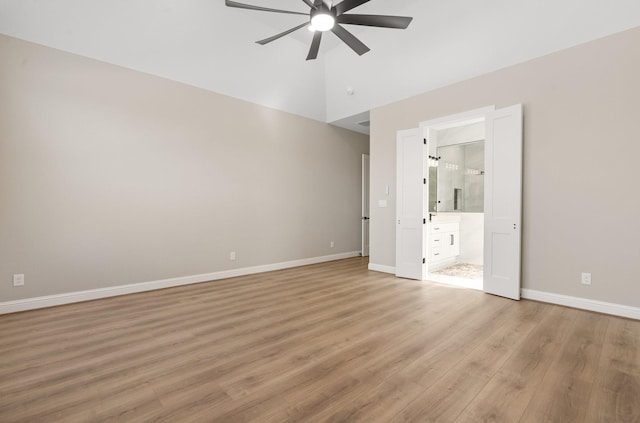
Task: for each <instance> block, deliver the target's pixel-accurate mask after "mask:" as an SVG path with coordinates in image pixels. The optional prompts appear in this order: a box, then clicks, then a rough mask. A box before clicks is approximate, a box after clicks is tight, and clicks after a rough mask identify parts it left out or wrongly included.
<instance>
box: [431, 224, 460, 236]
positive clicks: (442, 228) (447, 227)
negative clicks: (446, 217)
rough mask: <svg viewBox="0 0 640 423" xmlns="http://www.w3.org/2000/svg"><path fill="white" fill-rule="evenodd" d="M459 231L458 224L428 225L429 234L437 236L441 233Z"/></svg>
mask: <svg viewBox="0 0 640 423" xmlns="http://www.w3.org/2000/svg"><path fill="white" fill-rule="evenodd" d="M459 230H460V224H459V223H433V224H431V225H429V232H431V233H432V234H438V233H442V232H457V231H459Z"/></svg>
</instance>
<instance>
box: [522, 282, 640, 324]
mask: <svg viewBox="0 0 640 423" xmlns="http://www.w3.org/2000/svg"><path fill="white" fill-rule="evenodd" d="M521 295H522V298H525V299H528V300H535V301H542V302H545V303H551V304H558V305H563V306H567V307H573V308H579V309H582V310H589V311H596V312H598V313H605V314H611V315H614V316H620V317H627V318H629V319H636V320H640V308H639V307H631V306H626V305H622V304H614V303H606V302H603V301H596V300H590V299H587V298H579V297H570V296H568V295H561V294H553V293H550V292H543V291H535V290H532V289H523V290H522V291H521Z"/></svg>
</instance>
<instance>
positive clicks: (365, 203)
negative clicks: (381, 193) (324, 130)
mask: <svg viewBox="0 0 640 423" xmlns="http://www.w3.org/2000/svg"><path fill="white" fill-rule="evenodd" d="M360 251H361V252H362V257H368V256H369V155H367V154H363V155H362V246H361V250H360Z"/></svg>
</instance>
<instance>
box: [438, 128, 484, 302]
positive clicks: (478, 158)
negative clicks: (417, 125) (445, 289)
mask: <svg viewBox="0 0 640 423" xmlns="http://www.w3.org/2000/svg"><path fill="white" fill-rule="evenodd" d="M426 131H427V132H428V137H427V138H428V151H429V155H428V160H427V166H428V173H429V177H428V186H427V192H428V193H427V198H428V202H429V203H428V209H429V222H428V223H427V230H426V231H425V237H426V238H427V239H426V245H427V253H428V256H427V257H428V258H427V269H428V271H427V279H428V280H431V281H435V282H441V283H446V284H450V285H456V286H462V287H465V288H472V289H478V290H482V289H483V269H484V267H483V265H484V263H483V262H484V246H483V242H484V174H485V170H484V169H485V167H484V140H485V119H484V115H482V116H479V117H474V118H471V119H468V120H463V121H458V122H449V123H443V124H440V125H432V126H429V127H428V129H426Z"/></svg>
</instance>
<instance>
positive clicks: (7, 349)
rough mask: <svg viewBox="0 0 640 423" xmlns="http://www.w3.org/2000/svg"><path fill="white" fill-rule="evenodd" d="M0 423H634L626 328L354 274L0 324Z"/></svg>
mask: <svg viewBox="0 0 640 423" xmlns="http://www.w3.org/2000/svg"><path fill="white" fill-rule="evenodd" d="M0 340H1V344H0V422H3V423H8V422H51V421H60V422H93V421H99V422H103V421H121V422H134V421H135V422H155V421H164V422H237V421H238V422H241V421H253V422H321V421H322V422H324V421H327V422H356V421H363V422H407V421H411V422H482V421H496V422H499V421H502V422H535V423H540V422H561V423H572V422H594V423H603V422H640V322H639V321H633V320H625V319H621V318H616V317H610V316H605V315H600V314H595V313H589V312H585V311H579V310H573V309H569V308H563V307H558V306H553V305H548V304H542V303H536V302H532V301H520V302H515V301H511V300H506V299H502V298H498V297H494V296H490V295H486V294H483V293H481V292H477V291H472V290H465V289H458V288H453V287H449V286H444V285H439V284H435V283H430V282H419V281H411V280H404V279H397V278H394V277H393V276H391V275H386V274H382V273H376V272H371V271H368V270H367V262H366V259H361V258H355V259H348V260H342V261H337V262H332V263H325V264H320V265H313V266H306V267H301V268H296V269H289V270H283V271H277V272H270V273H264V274H259V275H252V276H247V277H240V278H234V279H228V280H221V281H215V282H209V283H203V284H198V285H191V286H185V287H179V288H172V289H165V290H161V291H153V292H147V293H142V294H135V295H129V296H123V297H116V298H110V299H105V300H99V301H92V302H87V303H80V304H73V305H68V306H62V307H56V308H51V309H43V310H35V311H30V312H24V313H17V314H13V315H4V316H0Z"/></svg>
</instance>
